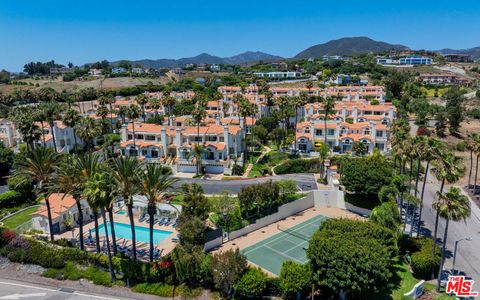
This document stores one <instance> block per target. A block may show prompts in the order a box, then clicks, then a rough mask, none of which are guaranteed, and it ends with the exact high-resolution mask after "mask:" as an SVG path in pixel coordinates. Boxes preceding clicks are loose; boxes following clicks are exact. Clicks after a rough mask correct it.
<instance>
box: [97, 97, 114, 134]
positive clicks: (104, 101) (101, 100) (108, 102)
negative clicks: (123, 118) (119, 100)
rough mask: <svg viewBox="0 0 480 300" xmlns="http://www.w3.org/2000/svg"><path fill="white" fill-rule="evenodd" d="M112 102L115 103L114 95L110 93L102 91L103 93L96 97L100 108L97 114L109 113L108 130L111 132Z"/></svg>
mask: <svg viewBox="0 0 480 300" xmlns="http://www.w3.org/2000/svg"><path fill="white" fill-rule="evenodd" d="M113 103H115V97H114V96H113V95H112V94H111V93H104V95H103V96H101V97H100V98H99V99H98V104H100V106H99V109H100V108H101V111H100V113H98V114H99V115H100V114H101V115H102V116H104V114H108V113H110V131H112V132H113V115H112V114H113V108H112V105H113ZM107 105H108V106H109V109H106V106H107ZM97 111H98V110H97ZM102 119H103V118H102Z"/></svg>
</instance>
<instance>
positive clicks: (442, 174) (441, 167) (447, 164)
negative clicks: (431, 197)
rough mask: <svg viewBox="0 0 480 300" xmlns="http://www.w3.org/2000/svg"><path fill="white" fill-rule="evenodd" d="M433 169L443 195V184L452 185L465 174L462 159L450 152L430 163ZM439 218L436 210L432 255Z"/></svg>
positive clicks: (435, 245) (435, 243) (438, 212)
mask: <svg viewBox="0 0 480 300" xmlns="http://www.w3.org/2000/svg"><path fill="white" fill-rule="evenodd" d="M432 164H433V166H434V168H433V169H432V171H433V174H434V175H435V177H436V178H437V179H438V180H440V181H441V184H440V191H439V193H440V194H442V193H443V189H444V187H445V182H448V183H454V182H456V181H458V180H459V179H460V177H462V176H463V174H464V172H465V166H464V165H463V159H462V158H461V157H458V156H455V154H454V153H452V152H445V153H443V154H442V155H441V156H440V157H439V158H438V159H436V160H434V161H433V162H432ZM439 217H440V211H438V210H437V213H436V217H435V227H434V228H435V229H434V232H433V236H432V239H433V246H432V254H433V255H434V254H435V249H436V247H437V230H438V221H439Z"/></svg>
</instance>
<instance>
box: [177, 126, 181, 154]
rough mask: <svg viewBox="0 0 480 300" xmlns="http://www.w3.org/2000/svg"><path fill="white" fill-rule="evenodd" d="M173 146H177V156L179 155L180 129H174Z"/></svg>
mask: <svg viewBox="0 0 480 300" xmlns="http://www.w3.org/2000/svg"><path fill="white" fill-rule="evenodd" d="M175 146H176V148H177V156H180V147H181V146H182V129H180V128H177V129H176V130H175Z"/></svg>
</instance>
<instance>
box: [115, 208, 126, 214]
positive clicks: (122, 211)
mask: <svg viewBox="0 0 480 300" xmlns="http://www.w3.org/2000/svg"><path fill="white" fill-rule="evenodd" d="M126 213H127V212H126V211H125V210H123V209H122V210H119V211H117V212H116V214H117V215H124V214H126Z"/></svg>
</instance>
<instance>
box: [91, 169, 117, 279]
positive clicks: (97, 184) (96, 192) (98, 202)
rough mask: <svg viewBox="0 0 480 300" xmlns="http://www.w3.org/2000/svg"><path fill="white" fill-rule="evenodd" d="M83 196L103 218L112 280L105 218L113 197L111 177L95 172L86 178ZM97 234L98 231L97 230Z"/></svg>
mask: <svg viewBox="0 0 480 300" xmlns="http://www.w3.org/2000/svg"><path fill="white" fill-rule="evenodd" d="M84 193H85V196H86V197H87V198H88V199H90V203H94V207H96V208H99V209H100V211H101V214H102V219H103V229H104V230H105V241H106V243H107V249H108V250H107V256H108V267H109V270H110V280H111V281H112V282H114V281H115V280H116V279H115V271H114V269H113V262H112V253H111V251H110V238H109V235H108V226H107V218H106V213H105V210H106V207H108V206H110V205H111V202H112V201H114V199H115V194H116V187H115V182H114V181H113V178H112V177H111V176H110V174H108V173H106V172H97V173H94V174H93V176H91V177H90V178H88V180H87V181H86V182H85V191H84ZM97 235H98V232H97Z"/></svg>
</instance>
